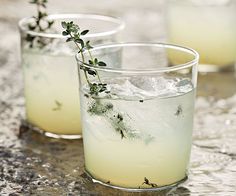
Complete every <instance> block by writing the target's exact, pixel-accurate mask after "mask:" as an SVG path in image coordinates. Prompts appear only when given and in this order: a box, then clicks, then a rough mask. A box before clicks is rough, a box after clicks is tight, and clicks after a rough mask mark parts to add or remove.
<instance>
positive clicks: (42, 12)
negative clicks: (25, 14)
mask: <svg viewBox="0 0 236 196" xmlns="http://www.w3.org/2000/svg"><path fill="white" fill-rule="evenodd" d="M47 2H48V0H31V1H30V2H29V3H31V4H35V5H36V9H37V15H36V16H33V19H34V22H33V23H30V24H28V29H29V30H31V31H36V32H45V31H47V30H48V29H50V28H51V27H52V25H53V24H54V21H52V20H48V19H47V16H48V14H47V10H46V9H47V5H46V4H47ZM26 41H28V42H29V43H30V47H31V48H32V47H33V46H34V43H35V42H37V43H38V45H39V47H41V48H42V47H44V46H46V45H47V43H46V42H45V39H43V38H42V37H36V36H32V35H29V34H27V36H26Z"/></svg>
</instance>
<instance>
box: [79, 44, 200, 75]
mask: <svg viewBox="0 0 236 196" xmlns="http://www.w3.org/2000/svg"><path fill="white" fill-rule="evenodd" d="M132 46H137V47H140V46H148V47H159V48H169V49H174V50H176V51H177V50H178V51H182V52H185V53H188V54H191V55H193V57H194V58H193V60H190V61H188V62H186V63H182V64H177V65H174V66H171V67H161V68H155V69H154V68H152V69H119V68H108V67H98V66H94V65H90V64H88V63H84V62H82V61H81V60H80V57H79V56H80V55H81V54H80V53H77V54H76V55H75V57H76V60H77V62H78V63H80V64H82V65H83V66H84V67H86V68H93V69H95V70H98V71H105V72H114V73H150V74H152V73H163V72H172V71H179V70H182V69H186V68H189V67H192V66H194V65H197V64H198V61H199V54H198V52H197V51H195V50H194V49H192V48H189V47H185V46H179V45H175V44H169V43H160V42H156V43H154V42H149V43H146V42H127V43H111V44H104V45H99V46H95V47H94V48H92V49H90V51H91V52H92V51H96V50H100V49H105V48H115V47H132ZM83 53H86V51H84V52H83Z"/></svg>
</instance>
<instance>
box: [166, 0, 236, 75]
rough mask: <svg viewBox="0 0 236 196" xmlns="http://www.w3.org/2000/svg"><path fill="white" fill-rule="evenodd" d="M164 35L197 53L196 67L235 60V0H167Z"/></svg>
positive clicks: (219, 66)
mask: <svg viewBox="0 0 236 196" xmlns="http://www.w3.org/2000/svg"><path fill="white" fill-rule="evenodd" d="M168 2H169V4H168V12H167V13H168V27H167V29H168V36H169V41H170V42H172V43H175V44H180V45H184V46H188V47H191V48H193V49H195V50H196V51H197V52H198V53H199V54H200V66H199V70H200V71H201V70H203V71H204V70H206V71H214V70H220V69H225V68H227V67H228V66H232V65H234V63H235V61H236V25H235V24H236V1H235V0H218V1H217V0H216V1H213V0H204V1H203V0H183V1H177V0H169V1H168Z"/></svg>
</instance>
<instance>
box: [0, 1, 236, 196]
mask: <svg viewBox="0 0 236 196" xmlns="http://www.w3.org/2000/svg"><path fill="white" fill-rule="evenodd" d="M72 5H73V6H72ZM49 10H50V12H51V13H76V12H79V13H98V14H107V15H114V16H121V17H122V18H123V19H124V20H125V22H126V24H127V28H126V30H125V32H123V35H122V36H123V37H122V39H123V40H126V41H127V40H129V41H163V40H164V39H165V30H164V20H163V17H162V16H163V1H160V0H149V1H137V0H136V1H135V0H129V1H119V0H109V1H106V0H99V1H93V0H87V1H82V0H80V1H76V0H70V1H63V0H57V1H56V0H55V1H50V3H49ZM33 13H34V8H33V7H32V6H30V5H28V3H27V1H23V0H14V1H10V0H0V195H12V196H13V195H181V196H182V195H191V196H192V195H207V196H208V195H219V196H234V195H236V76H235V74H234V73H232V72H231V73H230V72H229V73H211V74H202V75H200V76H199V84H198V91H197V95H198V96H197V100H196V112H195V125H194V134H193V147H192V155H191V163H190V174H189V180H188V181H187V182H186V183H184V184H183V185H181V186H179V187H178V188H177V189H175V190H172V191H171V192H159V193H157V192H151V193H130V192H124V191H118V190H114V189H111V188H107V187H103V186H101V185H98V184H93V183H92V182H91V181H90V180H89V179H87V178H86V176H85V175H84V171H83V169H84V158H83V145H82V140H69V141H68V140H58V139H51V138H46V137H44V136H42V135H40V134H38V133H36V132H34V131H32V130H29V129H24V127H22V125H21V120H22V119H24V97H23V81H22V70H21V66H20V63H19V34H18V30H17V21H18V20H19V18H22V17H25V16H30V15H32V14H33ZM147 21H148V22H147ZM19 130H21V132H20V131H19Z"/></svg>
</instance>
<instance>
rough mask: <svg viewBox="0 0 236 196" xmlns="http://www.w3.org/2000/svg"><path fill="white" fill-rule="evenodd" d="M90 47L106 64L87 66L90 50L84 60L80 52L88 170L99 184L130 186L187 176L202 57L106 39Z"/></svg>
mask: <svg viewBox="0 0 236 196" xmlns="http://www.w3.org/2000/svg"><path fill="white" fill-rule="evenodd" d="M90 52H91V53H92V56H93V58H97V59H98V60H99V61H100V60H101V61H104V62H105V63H106V64H107V65H106V66H93V65H90V64H87V63H85V62H88V61H89V59H90V56H89V54H88V52H84V59H85V60H84V61H82V60H81V59H82V58H81V56H80V55H81V54H77V56H76V58H77V62H78V68H79V75H80V77H79V78H80V101H81V114H82V127H83V129H82V130H83V142H84V156H85V169H86V172H87V174H88V175H89V176H91V178H92V179H93V181H94V182H98V183H101V184H103V185H106V186H110V187H113V188H118V189H125V190H131V191H144V190H161V189H165V188H169V187H172V186H175V185H177V184H178V183H180V182H182V181H184V180H185V179H186V178H187V168H188V163H189V157H190V151H191V138H192V129H193V115H194V99H195V91H196V90H195V89H196V84H197V64H198V54H197V53H196V52H195V51H194V50H192V49H189V48H184V47H180V46H175V45H168V44H161V43H124V44H108V45H104V46H99V47H95V48H94V49H92V50H91V51H90ZM86 70H87V71H88V70H89V71H90V73H93V72H94V73H96V74H94V75H93V74H92V75H91V74H88V73H87V72H86ZM96 89H100V90H97V91H96ZM96 92H97V93H96Z"/></svg>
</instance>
